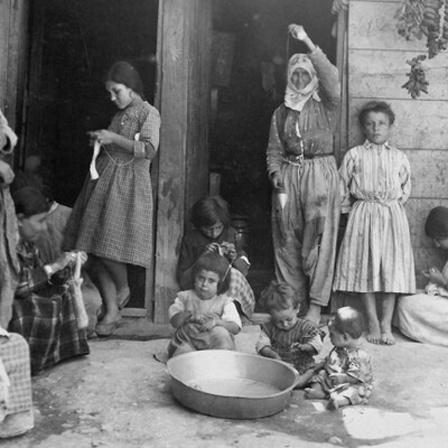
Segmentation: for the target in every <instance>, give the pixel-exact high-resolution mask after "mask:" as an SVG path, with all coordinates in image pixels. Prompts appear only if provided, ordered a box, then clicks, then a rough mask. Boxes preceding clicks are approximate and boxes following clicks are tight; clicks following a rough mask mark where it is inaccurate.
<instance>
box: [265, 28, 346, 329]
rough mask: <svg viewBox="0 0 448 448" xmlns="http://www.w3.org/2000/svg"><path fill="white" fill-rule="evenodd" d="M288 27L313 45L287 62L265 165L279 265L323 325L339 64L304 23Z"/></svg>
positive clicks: (330, 263) (336, 209) (332, 223)
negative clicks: (337, 64)
mask: <svg viewBox="0 0 448 448" xmlns="http://www.w3.org/2000/svg"><path fill="white" fill-rule="evenodd" d="M289 32H290V33H291V34H292V36H293V37H295V38H296V39H298V40H300V41H302V42H303V43H304V44H305V45H306V46H307V47H308V49H309V53H308V54H295V55H293V56H292V57H291V58H290V60H289V64H288V74H287V76H288V77H287V87H286V93H285V99H284V103H283V104H281V105H280V106H279V107H278V108H277V109H276V110H275V112H274V114H273V116H272V121H271V130H270V135H269V145H268V149H267V167H268V174H269V178H270V180H271V182H272V186H273V188H274V195H273V204H272V234H273V242H274V255H275V272H276V277H277V280H278V281H279V282H286V283H288V284H289V285H290V286H292V287H293V288H294V289H295V290H296V291H297V293H298V294H299V296H300V297H301V299H302V300H306V301H307V302H308V303H309V306H308V311H307V315H306V317H307V318H308V319H309V320H311V321H312V322H314V323H316V324H318V323H319V320H320V311H321V307H322V306H326V305H327V304H328V301H329V299H330V294H331V289H332V282H333V274H334V264H335V255H336V239H337V232H338V225H339V213H340V198H339V183H338V182H339V178H338V171H337V167H336V161H335V158H334V156H333V134H334V129H335V124H336V122H335V113H336V111H337V108H338V105H339V101H340V85H339V79H338V71H337V69H336V67H335V66H334V65H332V64H331V63H330V61H329V60H328V59H327V57H326V56H325V54H324V53H323V52H322V50H321V49H320V48H318V47H317V46H316V45H314V43H313V42H312V41H311V39H310V38H309V37H308V35H307V33H306V32H305V30H304V28H303V27H302V26H299V25H290V26H289Z"/></svg>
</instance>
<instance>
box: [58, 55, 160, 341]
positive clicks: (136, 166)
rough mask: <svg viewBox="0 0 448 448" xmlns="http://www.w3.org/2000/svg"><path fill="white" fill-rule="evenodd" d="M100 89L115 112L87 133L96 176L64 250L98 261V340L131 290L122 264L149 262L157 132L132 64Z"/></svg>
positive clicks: (118, 67)
mask: <svg viewBox="0 0 448 448" xmlns="http://www.w3.org/2000/svg"><path fill="white" fill-rule="evenodd" d="M105 86H106V90H107V91H108V92H109V94H110V99H111V101H112V102H113V103H114V104H115V106H116V107H117V108H118V112H117V113H116V114H115V116H114V117H113V118H112V122H111V124H110V126H109V127H108V129H100V130H97V131H93V132H90V133H89V134H90V136H91V138H92V140H93V142H97V144H99V145H101V150H100V153H99V156H98V158H97V160H96V169H97V173H98V178H97V179H94V178H93V177H96V176H91V175H88V176H87V179H86V181H85V183H84V186H83V188H82V190H81V193H80V195H79V197H78V199H77V201H76V203H75V206H74V208H73V212H72V215H71V217H70V221H69V223H68V226H67V230H66V238H65V242H64V249H65V250H69V249H77V250H82V251H85V252H87V253H89V254H91V255H93V256H95V258H96V259H97V261H98V263H96V264H97V266H98V279H99V283H100V285H99V286H100V289H101V292H102V296H103V300H104V302H105V307H106V314H105V315H104V317H103V319H102V321H101V322H100V323H99V324H98V325H97V327H96V332H97V334H98V335H99V336H107V335H110V334H111V333H112V332H113V331H114V330H115V328H116V327H117V326H118V323H119V321H120V319H121V315H120V308H122V307H123V306H124V305H123V304H124V303H125V302H126V300H127V298H128V297H129V292H130V291H129V285H128V279H127V264H128V263H129V264H134V265H138V266H143V267H145V268H149V267H150V266H151V264H152V258H153V256H152V215H153V202H152V189H151V178H150V165H151V160H152V159H153V158H154V156H155V155H156V152H157V149H158V146H159V129H160V115H159V112H158V111H157V109H155V108H154V107H153V106H151V105H150V104H149V103H148V102H146V101H145V100H144V98H143V85H142V81H141V79H140V76H139V74H138V72H137V70H136V69H135V68H134V67H133V66H132V65H131V64H129V63H127V62H117V63H116V64H114V65H113V66H112V68H111V69H110V71H109V73H108V76H107V81H106V85H105ZM97 146H98V145H97ZM92 163H94V161H93V162H92ZM110 279H112V282H111V281H110Z"/></svg>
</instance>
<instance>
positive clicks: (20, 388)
mask: <svg viewBox="0 0 448 448" xmlns="http://www.w3.org/2000/svg"><path fill="white" fill-rule="evenodd" d="M0 359H1V360H2V362H3V365H4V366H5V370H6V373H7V374H8V377H9V381H10V383H11V386H10V387H9V397H8V408H7V411H6V413H7V414H8V415H9V414H15V413H17V412H22V411H27V410H29V409H31V408H32V405H33V403H32V393H31V374H30V349H29V347H28V344H27V343H26V341H25V339H24V338H23V337H22V336H20V335H19V334H15V333H9V336H0Z"/></svg>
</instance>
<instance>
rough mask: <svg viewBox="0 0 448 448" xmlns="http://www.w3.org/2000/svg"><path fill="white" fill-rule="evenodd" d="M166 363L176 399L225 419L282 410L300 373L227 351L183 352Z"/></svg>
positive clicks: (264, 414)
mask: <svg viewBox="0 0 448 448" xmlns="http://www.w3.org/2000/svg"><path fill="white" fill-rule="evenodd" d="M167 366H168V372H169V373H170V375H171V379H172V381H171V383H172V389H173V394H174V397H175V398H176V399H177V400H178V401H179V402H180V403H182V404H183V405H184V406H186V407H188V408H190V409H192V410H194V411H197V412H201V413H203V414H208V415H212V416H214V417H223V418H235V419H253V418H260V417H266V416H268V415H273V414H276V413H277V412H280V411H281V410H283V408H284V407H285V406H286V404H287V403H288V401H289V398H290V395H291V391H292V390H293V388H294V386H295V384H296V381H297V378H298V373H297V371H296V370H295V369H294V368H293V367H292V366H290V365H289V364H286V363H283V362H281V361H276V360H274V359H270V358H263V357H261V356H257V355H249V354H246V353H240V352H234V351H228V350H203V351H197V352H192V353H186V354H183V355H179V356H176V357H174V358H171V359H170V360H169V361H168V364H167Z"/></svg>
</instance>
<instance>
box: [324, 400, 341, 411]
mask: <svg viewBox="0 0 448 448" xmlns="http://www.w3.org/2000/svg"><path fill="white" fill-rule="evenodd" d="M327 409H328V410H329V411H336V410H338V409H339V404H338V401H337V400H334V399H333V398H331V397H330V399H329V400H328V402H327Z"/></svg>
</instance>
